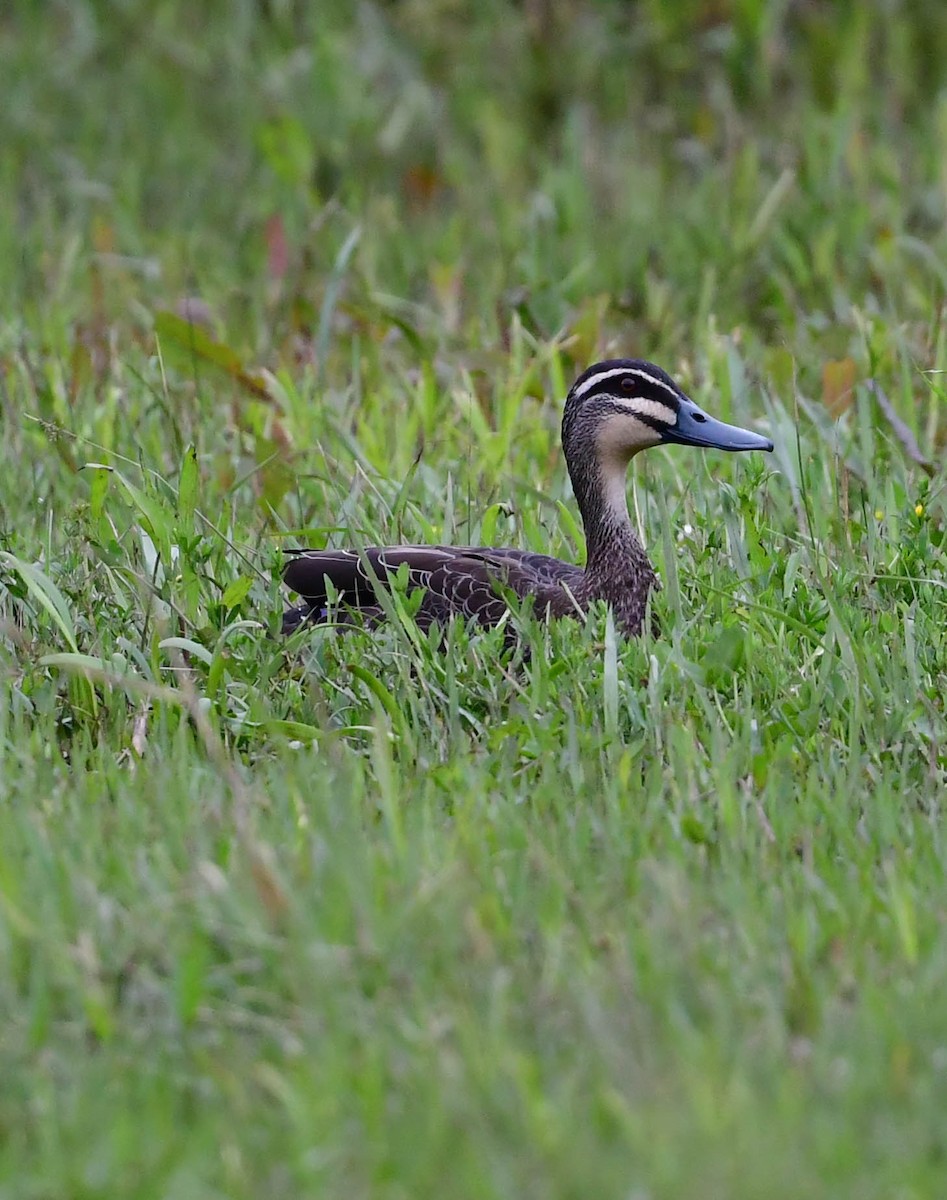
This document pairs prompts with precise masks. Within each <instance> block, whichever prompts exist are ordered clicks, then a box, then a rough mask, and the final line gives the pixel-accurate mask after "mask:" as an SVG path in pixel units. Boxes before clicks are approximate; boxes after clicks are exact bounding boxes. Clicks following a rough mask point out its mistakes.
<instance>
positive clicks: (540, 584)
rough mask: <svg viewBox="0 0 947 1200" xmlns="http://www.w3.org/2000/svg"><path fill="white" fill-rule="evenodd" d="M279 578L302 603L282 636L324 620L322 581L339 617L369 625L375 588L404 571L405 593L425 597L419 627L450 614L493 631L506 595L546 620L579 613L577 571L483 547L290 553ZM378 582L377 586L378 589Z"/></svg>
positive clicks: (376, 608)
mask: <svg viewBox="0 0 947 1200" xmlns="http://www.w3.org/2000/svg"><path fill="white" fill-rule="evenodd" d="M289 553H290V554H293V555H294V557H293V559H292V561H291V562H290V563H289V564H288V566H287V567H286V570H285V572H284V575H283V578H284V580H285V582H286V584H287V586H288V587H289V588H290V589H291V590H292V591H294V592H298V593H299V595H300V596H301V597H302V600H303V603H302V604H299V605H297V606H296V607H294V608H292V609H289V610H288V611H287V612H286V613H284V615H283V630H284V632H290V631H291V630H292V629H295V628H296V627H297V626H298V625H300V624H301V623H302V622H303V621H315V622H318V621H320V620H324V619H325V618H326V616H327V610H328V605H329V595H328V593H329V591H330V588H329V587H328V586H327V581H328V583H329V584H331V588H332V591H333V595H335V596H337V597H338V602H339V605H340V607H341V608H342V609H344V610H356V611H358V612H361V613H363V614H364V615H365V617H366V618H368V619H370V620H377V619H380V618H382V617H383V615H384V609H383V608H382V606H381V605H380V604H379V602H378V596H377V591H376V588H377V586H379V585H381V586H387V585H388V577H389V576H393V575H397V574H398V572H399V570H401V569H402V568H404V569H405V570H406V571H407V586H408V590H409V591H413V590H415V589H420V590H421V591H422V592H423V593H424V595H423V598H422V600H421V604H420V606H419V609H418V612H417V614H416V620H417V621H418V623H419V624H420V625H422V626H426V625H430V624H432V623H433V622H439V623H440V622H444V621H447V620H449V619H450V617H452V616H455V615H460V616H464V617H468V618H473V619H475V620H477V621H478V622H479V623H480V624H481V625H488V626H491V625H496V624H498V623H499V621H500V620H501V619H502V617H503V615H504V614H505V613H506V612H507V604H506V601H505V600H504V598H503V593H504V591H505V590H509V591H511V592H512V593H513V594H514V595H516V596H518V597H520V598H521V599H525V598H526V597H529V596H532V597H534V598H535V602H536V608H537V611H543V610H546V611H548V612H549V614H550V615H551V616H562V615H564V614H565V613H567V612H570V611H572V612H575V611H577V605H576V601H575V599H574V597H575V595H576V593H577V592H578V591H581V583H582V579H583V572H582V569H581V567H576V566H574V565H573V564H571V563H566V562H563V561H562V560H561V559H558V558H552V557H551V556H550V555H548V554H535V553H533V552H532V551H529V550H515V549H494V548H493V547H486V546H371V547H368V548H366V549H365V550H363V551H361V552H359V551H355V550H295V551H290V552H289ZM376 581H377V583H376Z"/></svg>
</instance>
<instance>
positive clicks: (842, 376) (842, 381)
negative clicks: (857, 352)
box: [822, 358, 856, 417]
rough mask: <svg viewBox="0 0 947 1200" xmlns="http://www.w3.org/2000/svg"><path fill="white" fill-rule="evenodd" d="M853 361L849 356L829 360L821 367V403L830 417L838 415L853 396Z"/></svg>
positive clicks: (844, 409) (849, 404) (849, 405)
mask: <svg viewBox="0 0 947 1200" xmlns="http://www.w3.org/2000/svg"><path fill="white" fill-rule="evenodd" d="M855 373H856V368H855V363H854V361H853V360H852V359H850V358H840V359H835V360H830V361H829V362H827V363H825V364H824V365H823V367H822V403H823V404H824V405H825V407H826V408H827V409H828V410H829V415H830V416H832V417H840V416H841V415H842V413H843V412H845V411H846V409H848V408H850V407H851V403H852V401H853V400H854V398H855Z"/></svg>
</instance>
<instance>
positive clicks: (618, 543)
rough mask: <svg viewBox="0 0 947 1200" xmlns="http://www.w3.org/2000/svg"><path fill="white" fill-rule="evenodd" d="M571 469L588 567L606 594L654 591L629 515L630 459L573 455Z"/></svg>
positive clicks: (596, 587)
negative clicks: (627, 487)
mask: <svg viewBox="0 0 947 1200" xmlns="http://www.w3.org/2000/svg"><path fill="white" fill-rule="evenodd" d="M571 458H572V461H570V463H569V474H570V476H571V478H572V489H573V491H574V492H575V498H576V503H577V504H578V506H579V512H580V513H581V514H582V521H583V523H584V525H585V540H586V547H587V558H586V566H585V572H586V576H587V577H588V580H589V584H590V587H592V588H593V590H595V591H596V592H599V591H600V592H601V594H602V595H603V596H604V598H606V599H611V598H612V596H611V595H610V593H611V592H617V591H619V590H622V589H625V588H628V587H637V588H640V589H643V590H644V591H648V590H650V588H651V586H652V585H653V583H654V581H655V578H656V576H655V574H654V569H653V567H652V566H651V563H650V562H649V561H648V556H647V554H646V553H645V550H644V547H643V546H642V544H641V541H640V539H639V537H638V535H637V533H636V532H635V528H634V526H633V525H632V523H631V518H630V517H629V515H628V500H627V497H626V491H625V489H626V486H627V472H628V461H627V459H625V458H622V457H611V456H606V457H605V458H600V457H592V456H591V455H587V454H577V455H572V456H571Z"/></svg>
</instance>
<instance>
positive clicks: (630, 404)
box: [613, 396, 677, 425]
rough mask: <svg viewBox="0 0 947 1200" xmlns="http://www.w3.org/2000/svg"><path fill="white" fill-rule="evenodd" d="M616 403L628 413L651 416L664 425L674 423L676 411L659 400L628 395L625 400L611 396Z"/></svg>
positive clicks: (675, 422) (675, 421)
mask: <svg viewBox="0 0 947 1200" xmlns="http://www.w3.org/2000/svg"><path fill="white" fill-rule="evenodd" d="M613 399H614V400H615V402H616V403H618V404H620V405H621V406H622V408H627V409H628V411H629V412H630V413H633V414H637V415H640V416H642V417H651V419H652V420H654V421H661V422H662V424H664V425H676V424H677V413H676V412H675V411H674V409H673V408H669V407H668V405H666V404H662V403H661V401H660V400H634V399H632V398H631V397H630V396H629V398H628V399H627V400H625V399H624V398H619V397H618V396H615V397H613Z"/></svg>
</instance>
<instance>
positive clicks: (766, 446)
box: [661, 404, 773, 450]
mask: <svg viewBox="0 0 947 1200" xmlns="http://www.w3.org/2000/svg"><path fill="white" fill-rule="evenodd" d="M661 433H662V434H663V437H664V441H666V442H679V443H680V444H681V445H682V446H703V447H705V448H707V449H713V450H772V448H773V443H772V442H771V441H770V440H769V438H768V437H763V435H762V434H759V433H754V432H753V431H752V430H751V429H741V428H740V426H739V425H726V424H724V422H723V421H718V420H716V419H715V418H714V417H710V416H708V415H707V413H705V412H704V411H703V410H702V409H700V408H698V407H697V405H696V404H694V405H688V406H685V405H684V404H682V405H681V406H680V408H679V409H678V413H677V421H676V422H675V423H674V424H673V425H671V426H669V427H668V428H667V429H662V430H661Z"/></svg>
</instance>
